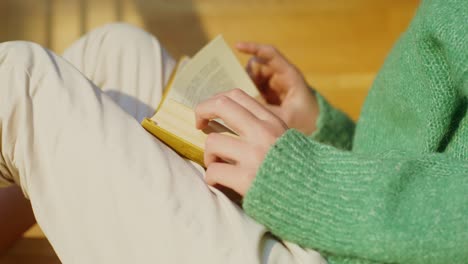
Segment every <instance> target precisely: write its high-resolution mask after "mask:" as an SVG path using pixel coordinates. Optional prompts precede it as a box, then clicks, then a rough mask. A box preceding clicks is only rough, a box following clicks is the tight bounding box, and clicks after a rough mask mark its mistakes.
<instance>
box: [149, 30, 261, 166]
mask: <svg viewBox="0 0 468 264" xmlns="http://www.w3.org/2000/svg"><path fill="white" fill-rule="evenodd" d="M234 88H240V89H242V90H244V91H245V92H246V93H247V94H249V95H251V96H253V97H258V95H259V94H258V91H257V89H256V87H255V85H254V83H253V82H252V81H251V80H250V78H249V76H248V75H247V73H246V72H245V70H244V68H243V67H242V66H241V64H240V63H239V61H238V60H237V58H236V56H235V55H234V53H233V52H232V50H231V48H230V47H229V46H228V45H227V44H226V42H225V41H224V39H223V38H222V36H217V37H216V38H215V39H213V40H212V41H211V42H210V43H208V44H207V45H206V46H205V47H203V48H202V49H201V50H200V51H199V52H198V53H197V54H195V56H193V58H191V59H189V58H187V57H184V58H182V59H181V60H179V63H178V64H177V66H176V68H175V70H174V72H173V73H172V76H171V78H170V80H169V82H168V84H167V86H166V89H165V92H164V96H163V98H162V100H161V103H160V104H159V106H158V107H157V109H156V112H155V114H154V115H153V116H152V117H148V118H145V119H144V120H143V121H142V126H143V127H144V128H145V129H146V130H147V131H149V132H150V133H151V134H153V135H154V136H156V137H157V138H158V139H159V140H161V141H162V142H164V143H165V144H166V145H168V146H169V147H171V148H172V149H173V150H174V151H176V152H177V153H179V155H181V156H183V157H186V158H188V159H190V160H193V161H195V162H196V163H198V164H200V165H202V166H203V167H204V163H203V153H204V146H205V140H206V137H207V135H208V134H209V133H212V132H218V133H227V134H231V135H234V134H233V132H232V131H230V130H229V129H228V128H226V127H224V126H223V125H222V120H219V121H220V122H219V123H218V122H216V121H214V122H210V125H209V128H208V129H205V130H204V131H201V130H198V129H196V128H195V113H194V108H195V106H196V105H197V104H198V103H200V102H201V101H203V100H205V99H208V98H209V97H211V96H213V95H215V94H217V93H220V92H224V91H228V90H231V89H234Z"/></svg>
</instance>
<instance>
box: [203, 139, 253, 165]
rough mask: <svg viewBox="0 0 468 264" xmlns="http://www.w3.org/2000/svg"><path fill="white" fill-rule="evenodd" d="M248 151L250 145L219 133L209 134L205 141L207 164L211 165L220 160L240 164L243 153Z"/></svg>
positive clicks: (205, 159)
mask: <svg viewBox="0 0 468 264" xmlns="http://www.w3.org/2000/svg"><path fill="white" fill-rule="evenodd" d="M246 152H248V145H247V144H246V143H245V142H243V141H241V140H239V139H238V138H234V137H232V136H228V135H223V134H219V133H211V134H209V135H208V137H207V139H206V142H205V154H204V161H205V166H206V167H209V166H210V165H211V164H212V163H214V162H217V161H218V160H223V161H226V162H228V163H233V164H238V163H239V161H240V160H241V158H242V155H243V154H244V155H245V153H246Z"/></svg>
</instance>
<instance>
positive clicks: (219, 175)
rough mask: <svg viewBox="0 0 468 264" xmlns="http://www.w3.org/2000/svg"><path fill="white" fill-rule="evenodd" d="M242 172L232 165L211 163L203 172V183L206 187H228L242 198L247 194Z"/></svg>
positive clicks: (246, 185)
mask: <svg viewBox="0 0 468 264" xmlns="http://www.w3.org/2000/svg"><path fill="white" fill-rule="evenodd" d="M243 173H244V174H245V172H243V170H242V169H241V168H240V167H238V166H236V165H232V164H227V163H212V164H211V165H210V166H209V167H208V168H207V169H206V172H205V182H206V183H207V184H208V185H211V186H214V185H216V184H219V185H222V186H225V187H228V188H230V189H232V190H234V191H235V192H237V193H239V194H240V195H242V196H244V195H245V193H246V192H247V188H248V184H247V182H246V181H245V179H244V177H242V175H244V174H243Z"/></svg>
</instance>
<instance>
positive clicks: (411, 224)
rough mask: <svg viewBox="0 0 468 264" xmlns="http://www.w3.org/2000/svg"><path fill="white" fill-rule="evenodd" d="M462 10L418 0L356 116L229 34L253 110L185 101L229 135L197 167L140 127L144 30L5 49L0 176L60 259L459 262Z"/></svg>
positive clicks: (238, 96)
mask: <svg viewBox="0 0 468 264" xmlns="http://www.w3.org/2000/svg"><path fill="white" fill-rule="evenodd" d="M467 10H468V4H467V3H466V2H465V1H461V0H449V1H442V0H426V1H424V2H423V3H422V5H421V6H420V8H419V10H418V12H417V14H416V17H415V18H414V20H413V21H412V23H411V25H410V27H409V29H408V30H407V32H406V33H404V34H403V36H402V37H401V39H400V40H399V42H398V43H397V44H396V46H395V47H394V49H393V50H392V51H391V53H390V55H389V57H388V58H387V60H386V62H385V64H384V66H383V68H382V70H381V71H380V72H379V74H378V76H377V78H376V80H375V82H374V84H373V87H372V89H371V91H370V92H369V95H368V98H367V99H366V103H365V105H364V108H363V111H362V113H361V116H360V119H359V121H358V122H357V124H354V123H353V122H352V121H351V120H350V119H349V118H348V117H347V116H346V115H344V114H343V113H342V112H340V111H338V110H336V109H335V108H333V107H332V106H331V105H330V104H329V103H328V102H327V101H326V100H325V99H324V98H323V97H322V96H321V95H320V94H318V93H317V92H315V91H312V90H311V89H309V87H308V85H307V84H306V82H305V81H304V78H303V77H302V75H301V73H300V72H299V70H298V69H297V68H296V67H294V66H293V65H292V64H291V63H290V62H289V61H288V60H287V59H286V58H285V57H284V56H283V55H282V54H281V53H280V52H279V51H277V50H276V49H274V48H272V47H271V46H268V45H261V44H255V43H249V42H247V43H239V44H238V45H237V48H238V49H239V50H240V51H242V52H245V53H247V54H251V55H252V56H253V59H251V60H250V62H249V64H248V67H247V71H248V72H249V74H250V75H251V77H252V79H253V80H254V82H255V83H256V85H257V87H258V88H259V90H260V92H261V93H262V95H264V97H265V99H266V102H267V105H263V104H261V103H259V102H258V101H256V100H254V99H253V98H251V97H249V96H247V95H246V94H244V93H243V92H242V91H241V90H238V89H234V90H232V91H229V92H226V93H221V94H218V95H216V96H214V97H213V98H210V99H208V100H207V101H205V102H203V103H201V104H200V105H198V106H197V108H196V111H195V112H196V114H195V118H196V123H197V127H198V128H203V127H204V126H205V125H206V123H207V121H208V120H210V119H213V118H221V119H222V120H223V121H225V122H226V123H227V124H228V125H229V126H230V127H231V128H233V129H234V130H235V131H236V132H237V133H238V134H239V136H240V137H239V139H233V138H228V137H224V136H222V135H219V134H210V135H209V137H208V140H207V142H206V151H205V164H206V166H207V170H206V172H204V171H203V170H201V169H200V168H199V167H197V166H196V165H194V164H193V163H191V162H189V161H186V160H184V159H182V158H180V157H179V156H177V155H176V154H174V152H172V151H171V150H170V149H168V148H167V147H165V146H164V145H163V144H161V143H160V142H159V141H158V140H157V139H155V138H154V137H152V136H151V135H149V134H148V133H146V132H145V131H144V130H143V129H142V128H141V127H140V125H139V122H138V121H139V120H141V119H142V118H143V117H146V116H149V115H151V114H152V112H153V111H154V107H155V106H157V105H158V102H159V101H160V99H161V95H162V87H163V86H164V85H163V84H164V83H165V82H166V81H167V79H168V76H169V74H170V72H171V71H172V69H173V67H174V61H173V60H172V59H171V57H170V56H169V55H168V54H167V52H165V51H164V49H163V48H162V47H161V46H160V44H159V43H158V42H157V40H156V39H155V38H154V37H152V36H150V35H149V34H148V33H145V32H143V31H141V30H139V29H135V28H133V27H131V26H128V25H116V24H114V25H110V26H106V27H103V28H100V29H98V30H96V31H94V32H92V33H90V34H88V35H87V36H85V37H83V38H82V39H80V40H79V41H78V42H77V43H75V44H74V45H73V46H72V47H71V48H70V49H68V50H67V51H66V52H65V54H64V58H61V57H59V56H57V55H55V54H53V53H52V52H50V51H47V50H45V49H43V48H41V47H40V46H38V45H35V44H31V43H24V42H15V43H6V44H2V45H1V46H0V87H1V89H0V93H1V95H0V98H4V99H3V101H2V104H0V127H1V134H2V137H1V140H2V141H1V144H0V146H1V154H2V155H1V156H0V157H1V160H0V175H1V176H2V178H3V181H4V182H5V183H7V182H9V183H12V182H14V183H17V184H19V185H20V186H21V187H22V189H23V192H24V193H25V194H26V195H27V196H28V197H29V198H30V200H31V203H32V207H33V210H34V212H35V216H36V218H37V221H38V223H39V224H40V225H41V227H42V228H43V230H44V232H45V234H46V235H47V237H48V238H49V240H50V241H51V244H52V245H53V246H54V249H55V250H56V252H57V254H58V255H59V257H60V258H61V260H62V261H63V262H65V263H148V262H164V263H184V262H192V263H325V262H326V261H328V262H329V263H387V262H388V263H446V262H449V263H463V262H464V261H465V260H466V258H467V257H468V252H467V251H466V248H467V246H468V222H467V221H466V218H467V216H468V197H467V195H466V190H467V188H468V162H467V160H468V117H467V106H468V82H467V80H468V78H467V74H466V73H467V53H466V50H467V44H466V43H467V41H466V40H467V39H466V37H467V36H466V33H467V31H466V25H465V23H464V19H465V17H466V15H467ZM97 87H100V88H97ZM5 98H6V99H7V100H5ZM206 183H208V185H217V184H219V185H223V186H225V187H228V188H231V189H232V190H234V191H236V192H237V193H239V194H240V195H242V196H243V197H244V200H243V204H242V206H243V209H241V208H239V207H237V206H236V205H235V204H233V203H232V202H231V201H229V200H228V199H227V198H226V197H225V196H224V195H223V194H222V193H221V192H219V191H218V190H217V189H216V188H213V187H208V186H207V184H206Z"/></svg>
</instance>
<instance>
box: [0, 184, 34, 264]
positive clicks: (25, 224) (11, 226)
mask: <svg viewBox="0 0 468 264" xmlns="http://www.w3.org/2000/svg"><path fill="white" fill-rule="evenodd" d="M34 223H35V219H34V215H33V212H32V209H31V204H30V203H29V201H28V200H26V198H24V195H23V193H22V192H21V189H20V188H19V187H17V186H11V187H7V188H3V189H0V234H1V235H0V255H1V254H2V253H4V252H5V250H6V249H7V248H8V247H9V246H11V244H12V243H13V242H14V241H15V240H16V239H18V238H20V237H21V235H22V234H23V233H24V232H25V231H26V230H27V229H28V228H30V227H31V226H32V225H33V224H34Z"/></svg>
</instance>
